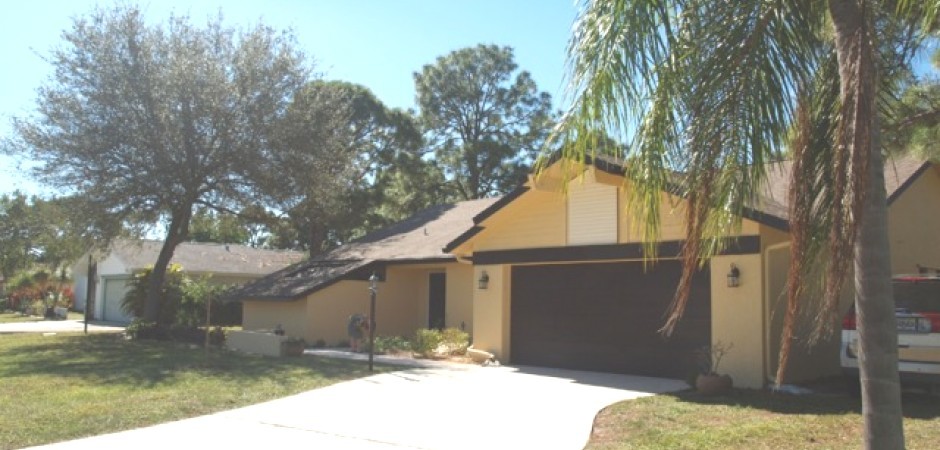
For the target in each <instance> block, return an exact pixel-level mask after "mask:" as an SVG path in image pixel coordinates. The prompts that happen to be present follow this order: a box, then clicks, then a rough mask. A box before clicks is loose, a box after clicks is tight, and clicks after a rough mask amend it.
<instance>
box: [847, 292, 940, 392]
mask: <svg viewBox="0 0 940 450" xmlns="http://www.w3.org/2000/svg"><path fill="white" fill-rule="evenodd" d="M892 281H893V282H892V285H893V288H894V302H895V306H896V309H895V314H894V316H895V318H896V319H897V324H898V373H899V375H900V376H901V383H902V384H906V385H923V386H927V387H928V388H930V389H932V390H933V391H934V392H937V393H940V274H934V275H928V274H918V275H899V276H895V277H894V279H893V280H892ZM840 354H841V357H840V359H841V363H842V370H843V372H844V373H845V374H846V375H847V376H849V377H852V378H854V380H858V359H857V358H858V332H857V331H856V329H855V308H854V306H853V307H852V309H850V310H849V312H848V314H846V316H845V318H844V319H843V320H842V349H841V352H840Z"/></svg>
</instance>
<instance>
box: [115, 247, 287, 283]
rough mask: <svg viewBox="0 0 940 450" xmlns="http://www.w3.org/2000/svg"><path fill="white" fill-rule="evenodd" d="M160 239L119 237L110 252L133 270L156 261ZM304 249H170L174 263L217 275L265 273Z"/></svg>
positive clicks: (186, 268) (279, 267) (285, 264)
mask: <svg viewBox="0 0 940 450" xmlns="http://www.w3.org/2000/svg"><path fill="white" fill-rule="evenodd" d="M162 247H163V241H156V240H140V241H134V240H118V241H115V242H114V243H113V244H112V245H111V252H112V253H114V254H115V255H116V256H117V257H119V258H120V259H121V261H123V262H124V264H126V265H127V266H128V267H130V268H131V269H133V270H139V269H143V268H145V267H148V266H152V265H153V264H154V263H155V262H156V261H157V256H158V255H159V254H160V249H161V248H162ZM304 256H305V255H304V253H302V252H295V251H290V250H268V249H260V248H252V247H247V246H243V245H234V244H205V243H195V242H184V243H182V244H180V245H178V246H177V247H176V250H175V251H174V252H173V259H172V260H170V262H171V263H173V264H179V265H181V266H183V270H185V271H186V272H191V273H212V274H216V275H266V274H269V273H271V272H274V271H277V270H280V269H283V268H284V267H287V266H289V265H291V264H294V263H296V262H299V261H301V260H303V258H304Z"/></svg>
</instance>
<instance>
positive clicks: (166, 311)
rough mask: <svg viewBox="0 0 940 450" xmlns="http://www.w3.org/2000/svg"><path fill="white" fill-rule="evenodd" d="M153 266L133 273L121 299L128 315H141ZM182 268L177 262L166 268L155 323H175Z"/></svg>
mask: <svg viewBox="0 0 940 450" xmlns="http://www.w3.org/2000/svg"><path fill="white" fill-rule="evenodd" d="M152 272H153V268H148V269H145V270H143V271H141V272H139V273H137V274H135V275H134V278H133V279H132V280H131V282H130V290H128V291H127V294H125V295H124V299H123V300H122V301H121V309H122V310H123V311H124V312H125V313H126V314H129V315H132V316H135V317H143V315H144V304H145V303H146V301H147V291H148V290H149V288H150V286H149V283H150V275H151V273H152ZM182 283H183V268H182V266H180V265H179V264H170V266H169V267H167V270H166V278H165V279H164V283H163V291H162V292H161V297H162V301H161V302H160V312H159V313H158V314H157V323H158V324H162V325H171V324H174V323H176V311H177V310H178V309H179V304H180V301H181V298H182V296H183V293H182V287H181V285H182Z"/></svg>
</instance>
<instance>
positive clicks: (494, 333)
mask: <svg viewBox="0 0 940 450" xmlns="http://www.w3.org/2000/svg"><path fill="white" fill-rule="evenodd" d="M484 271H486V274H487V275H488V276H489V278H490V282H489V286H488V287H487V289H485V290H484V289H474V290H473V347H474V348H477V349H480V350H485V351H488V352H490V353H493V354H494V355H496V358H497V359H499V360H500V361H502V362H508V361H509V360H510V356H511V355H510V354H509V323H510V321H509V319H510V318H509V311H510V310H509V306H510V304H509V292H510V276H509V275H510V266H508V265H487V266H482V265H481V266H475V267H474V268H473V273H474V279H479V278H480V276H481V275H482V274H483V272H484Z"/></svg>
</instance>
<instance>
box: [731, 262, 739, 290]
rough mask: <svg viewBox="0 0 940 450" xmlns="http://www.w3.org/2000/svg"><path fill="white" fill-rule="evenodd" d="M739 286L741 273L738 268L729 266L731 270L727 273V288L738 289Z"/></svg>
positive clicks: (732, 265)
mask: <svg viewBox="0 0 940 450" xmlns="http://www.w3.org/2000/svg"><path fill="white" fill-rule="evenodd" d="M740 285H741V271H740V270H739V269H738V266H736V265H734V263H732V264H731V270H730V271H728V287H738V286H740Z"/></svg>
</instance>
